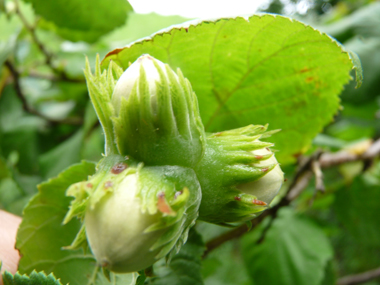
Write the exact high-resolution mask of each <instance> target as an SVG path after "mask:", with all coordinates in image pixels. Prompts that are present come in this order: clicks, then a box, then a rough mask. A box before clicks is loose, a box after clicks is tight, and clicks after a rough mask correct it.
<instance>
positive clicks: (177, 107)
mask: <svg viewBox="0 0 380 285" xmlns="http://www.w3.org/2000/svg"><path fill="white" fill-rule="evenodd" d="M111 102H112V105H113V108H114V110H115V116H116V117H115V118H114V119H113V125H114V133H115V136H116V143H117V148H118V150H119V153H121V154H123V155H130V156H132V157H133V158H135V159H136V160H138V161H143V162H144V163H145V164H146V165H180V166H187V167H193V166H194V165H196V164H197V163H198V162H199V160H200V159H201V157H202V155H203V152H204V141H205V133H204V128H203V124H202V121H201V118H200V116H199V110H198V102H197V98H196V96H195V93H194V92H193V90H192V88H191V85H190V83H189V81H188V80H187V79H185V78H184V77H183V75H182V73H181V71H180V70H179V69H177V72H176V73H175V72H174V71H173V70H172V69H171V68H170V67H169V65H167V64H163V63H162V62H160V61H158V60H156V59H154V58H153V57H151V56H150V55H143V56H141V57H139V58H138V59H137V60H136V61H135V62H134V63H133V64H132V65H131V66H129V68H127V70H126V71H125V72H124V73H123V74H122V75H121V77H120V78H119V79H118V81H117V83H116V86H115V88H114V91H113V94H112V100H111ZM183 154H186V155H183Z"/></svg>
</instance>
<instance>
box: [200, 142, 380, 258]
mask: <svg viewBox="0 0 380 285" xmlns="http://www.w3.org/2000/svg"><path fill="white" fill-rule="evenodd" d="M379 154H380V139H378V140H377V141H375V142H374V143H373V144H372V145H371V146H370V147H369V148H368V149H367V150H366V151H365V152H364V153H361V154H352V153H350V152H349V151H339V152H336V153H322V152H321V151H317V152H316V153H314V154H313V155H312V156H311V157H308V158H304V159H303V161H299V168H298V170H297V172H296V174H295V176H294V179H293V181H292V183H291V184H290V186H289V187H288V190H287V192H286V194H285V195H284V197H283V198H282V199H281V200H280V202H279V203H278V204H277V205H275V206H274V207H273V208H270V209H268V210H266V211H264V212H263V213H262V214H261V215H260V216H258V217H257V218H255V219H253V220H251V222H252V227H251V229H253V228H255V227H257V226H258V225H259V224H260V223H261V222H262V221H263V220H264V219H265V218H266V217H271V218H272V219H274V218H275V217H276V216H277V212H278V210H279V209H280V208H282V207H284V206H288V205H289V204H290V203H291V202H292V201H293V200H295V199H296V198H297V197H298V196H299V195H300V194H301V193H302V191H303V190H304V189H305V188H306V187H307V185H309V182H310V180H311V178H312V177H313V176H315V177H316V186H317V190H319V191H323V190H324V185H323V180H322V172H321V168H329V167H333V166H337V165H340V164H343V163H347V162H352V161H359V160H364V161H368V160H373V159H374V158H375V157H377V156H378V155H379ZM270 225H271V223H269V225H268V227H267V228H266V229H265V230H264V231H263V234H262V236H261V237H260V238H259V240H258V241H257V243H260V242H262V241H263V240H264V238H265V233H266V232H267V231H268V230H269V227H270ZM246 232H248V228H247V226H246V225H242V226H239V227H237V228H235V229H233V230H232V231H229V232H226V233H224V234H222V235H220V236H218V237H216V238H213V239H211V240H210V241H208V242H207V243H206V248H207V249H206V251H205V253H204V255H203V257H206V256H207V255H208V254H209V253H210V252H211V251H212V250H214V249H215V248H217V247H219V246H220V245H222V244H223V243H225V242H227V241H229V240H232V239H235V238H239V237H240V236H242V235H244V234H245V233H246Z"/></svg>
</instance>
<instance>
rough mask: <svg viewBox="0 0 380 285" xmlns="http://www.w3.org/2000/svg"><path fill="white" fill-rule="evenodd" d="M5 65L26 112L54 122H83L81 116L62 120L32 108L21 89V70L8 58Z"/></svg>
mask: <svg viewBox="0 0 380 285" xmlns="http://www.w3.org/2000/svg"><path fill="white" fill-rule="evenodd" d="M4 65H5V66H6V67H7V68H8V69H9V71H10V72H11V74H12V77H13V81H14V87H15V91H16V95H17V97H18V98H19V99H20V101H21V103H22V108H23V109H24V111H25V112H28V113H30V114H33V115H36V116H38V117H40V118H42V119H45V120H46V121H48V122H49V123H52V124H68V125H81V124H82V123H83V121H82V119H81V118H66V119H62V120H56V119H51V118H49V117H47V116H45V115H44V114H41V113H40V112H38V111H37V110H36V109H34V108H32V107H31V106H29V104H28V101H27V100H26V97H25V95H24V93H23V92H22V89H21V84H20V74H19V72H18V71H17V69H16V68H15V66H14V65H13V64H12V63H11V62H10V60H8V59H7V60H6V61H5V62H4Z"/></svg>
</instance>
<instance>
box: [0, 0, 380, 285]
mask: <svg viewBox="0 0 380 285" xmlns="http://www.w3.org/2000/svg"><path fill="white" fill-rule="evenodd" d="M0 11H1V12H0V67H1V69H0V207H1V208H2V209H5V210H7V211H10V212H12V213H15V214H17V215H21V214H22V209H23V207H24V206H25V204H26V203H27V202H28V200H29V199H30V198H31V196H32V195H34V194H35V193H36V191H37V188H36V185H37V184H39V183H40V182H42V181H44V180H46V179H49V178H51V177H54V176H55V175H57V174H58V173H59V172H60V171H62V170H63V169H65V168H66V167H68V166H69V165H71V164H73V163H77V162H79V161H81V160H82V159H87V160H92V161H97V160H99V159H100V157H101V154H102V152H103V145H104V142H103V136H102V131H101V129H100V126H99V123H98V121H97V118H96V116H95V113H94V111H93V109H92V106H91V104H90V102H89V100H88V94H87V88H86V83H85V80H84V76H83V69H84V63H85V56H88V58H89V59H90V62H91V64H92V66H94V60H95V55H96V54H97V53H99V54H100V57H101V58H103V57H104V56H105V54H106V53H107V52H109V51H110V50H112V49H114V48H118V47H123V46H126V45H128V44H130V43H131V42H133V41H135V40H137V39H139V38H142V37H147V36H149V35H151V34H152V33H154V32H156V31H158V30H160V29H162V28H165V27H168V26H170V25H173V24H178V23H182V22H184V21H186V20H188V19H185V18H183V17H180V16H161V15H158V14H136V13H134V12H133V10H132V7H131V6H130V5H129V4H128V2H126V1H124V0H110V1H101V0H96V1H91V2H90V1H84V0H82V1H79V0H70V1H63V0H57V1H49V2H46V1H42V0H27V1H18V0H1V1H0ZM72 11H75V13H72ZM261 11H262V12H271V13H279V14H283V15H288V16H291V17H294V18H297V19H299V20H301V21H303V22H305V23H308V24H310V25H311V26H313V27H315V28H318V29H320V30H321V31H323V32H326V33H328V34H330V35H331V36H333V37H335V38H336V39H337V40H338V41H340V42H341V43H342V44H343V45H344V46H345V47H346V48H347V49H349V50H352V51H354V52H356V53H357V54H358V55H359V56H360V58H361V61H362V65H363V70H364V78H365V79H364V82H363V85H362V87H361V88H359V89H355V88H354V84H355V83H354V82H351V85H348V86H346V88H345V90H344V91H343V93H342V95H341V100H342V102H341V104H342V110H341V111H340V113H339V114H337V115H336V118H335V121H334V122H333V123H331V124H330V125H329V126H326V128H325V130H324V132H323V133H321V134H319V135H318V136H317V137H316V138H315V139H314V142H313V146H312V148H311V149H310V150H309V152H308V154H311V153H312V152H314V151H315V150H317V149H322V150H323V151H331V152H335V151H339V150H342V149H358V147H359V144H360V143H361V144H360V145H365V142H369V141H371V140H376V139H378V138H379V137H380V120H379V117H380V16H379V15H380V2H379V1H369V0H358V1H354V0H352V1H349V0H347V1H340V0H331V1H328V0H326V1H325V0H316V1H304V0H302V1H301V0H292V1H291V0H281V1H280V0H273V1H269V2H268V3H267V4H266V5H263V6H262V7H261ZM109 19H112V21H110V20H109ZM363 142H364V144H363ZM359 151H360V150H359ZM295 169H296V167H295V165H285V166H283V170H284V172H285V173H286V177H287V178H288V179H290V180H291V179H292V178H293V176H294V173H295ZM324 177H325V178H324V182H325V185H326V191H325V192H324V193H320V192H318V193H315V187H314V184H312V183H311V184H310V185H309V186H308V187H307V189H306V190H305V191H304V192H303V193H302V195H301V196H300V197H299V198H298V199H296V200H295V201H293V203H292V204H291V205H290V206H289V207H284V209H282V210H281V211H280V212H279V213H278V216H277V217H276V219H275V221H274V222H273V224H272V226H271V227H270V228H269V230H268V232H267V234H266V237H265V240H264V241H262V240H260V237H261V236H262V232H263V231H265V229H266V224H267V223H269V220H264V222H263V223H262V224H261V225H260V226H259V227H256V228H255V229H254V230H253V231H251V232H250V233H248V234H246V235H245V236H244V237H243V238H242V239H235V240H231V241H228V242H226V243H224V244H223V245H221V246H220V247H218V248H217V249H215V250H213V251H212V252H211V253H210V254H208V256H207V257H206V258H204V259H203V261H202V275H203V278H204V282H205V283H206V284H335V283H336V282H337V280H338V278H339V277H341V276H345V275H348V274H355V273H360V272H363V271H367V270H371V269H374V268H377V267H379V266H380V238H379V237H380V222H379V218H378V213H379V206H380V164H379V162H378V160H374V161H370V162H368V161H358V162H352V163H346V164H342V165H340V166H339V167H334V168H329V169H327V170H324ZM285 184H286V183H285ZM286 186H288V185H285V187H286ZM197 229H198V232H200V233H201V234H202V238H203V241H204V242H207V241H208V240H211V239H212V238H215V237H217V236H219V235H220V234H222V233H224V232H227V231H229V230H230V229H227V228H222V227H219V226H214V225H209V224H205V223H198V225H197ZM340 284H343V283H340ZM345 284H348V283H345ZM366 284H368V285H369V284H380V279H379V278H378V279H373V280H371V281H369V282H367V283H366Z"/></svg>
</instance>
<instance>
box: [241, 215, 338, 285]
mask: <svg viewBox="0 0 380 285" xmlns="http://www.w3.org/2000/svg"><path fill="white" fill-rule="evenodd" d="M260 236H261V231H258V230H255V231H253V232H252V233H250V234H248V235H246V236H244V238H243V239H242V254H243V257H244V260H245V264H246V266H247V268H248V271H249V274H250V276H251V278H252V279H253V281H254V283H255V285H260V284H278V285H281V284H308V285H313V284H315V285H319V284H321V281H322V280H323V278H324V274H325V267H326V265H327V262H328V261H329V260H330V259H331V258H332V255H333V252H332V249H331V246H330V244H329V241H328V239H327V238H326V236H325V235H324V233H323V231H322V230H321V229H320V228H318V227H317V226H316V225H315V224H314V223H312V222H311V221H310V220H308V219H306V218H305V217H302V216H299V215H296V214H295V213H294V211H292V210H291V209H290V208H283V209H282V210H280V212H279V215H278V218H276V219H275V220H274V221H273V224H272V225H271V227H270V229H269V230H268V231H267V233H266V236H265V239H264V241H263V242H261V243H259V244H256V241H257V240H258V239H259V238H260Z"/></svg>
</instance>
